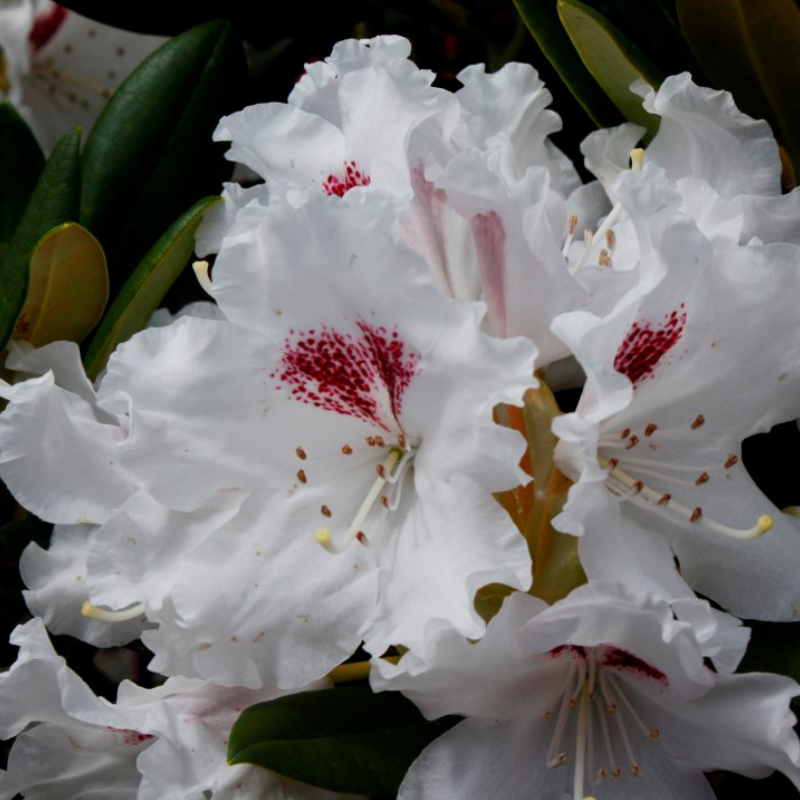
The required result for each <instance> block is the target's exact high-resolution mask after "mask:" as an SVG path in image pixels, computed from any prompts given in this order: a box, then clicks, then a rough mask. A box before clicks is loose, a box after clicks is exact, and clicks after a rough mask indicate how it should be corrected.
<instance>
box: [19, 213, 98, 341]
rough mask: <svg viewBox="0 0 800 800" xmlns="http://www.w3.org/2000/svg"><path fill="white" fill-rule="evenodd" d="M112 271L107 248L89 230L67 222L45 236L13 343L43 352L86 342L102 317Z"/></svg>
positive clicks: (35, 256) (34, 258)
mask: <svg viewBox="0 0 800 800" xmlns="http://www.w3.org/2000/svg"><path fill="white" fill-rule="evenodd" d="M107 302H108V271H107V270H106V257H105V255H104V253H103V248H102V247H100V244H99V243H98V241H97V239H95V238H94V236H92V234H91V233H89V231H87V230H86V229H85V228H82V227H81V226H80V225H78V224H77V223H76V222H67V223H64V224H63V225H60V226H59V227H58V228H55V229H54V230H52V231H50V232H49V233H47V234H46V235H45V236H43V237H42V238H41V239H40V240H39V243H38V244H37V245H36V248H35V249H34V251H33V255H32V256H31V261H30V267H29V277H28V294H27V296H26V298H25V305H24V306H23V308H22V313H21V314H20V315H19V319H17V324H16V326H15V329H14V338H15V339H22V340H24V341H26V342H30V343H31V344H32V345H33V346H34V347H42V346H43V345H46V344H49V343H50V342H55V341H58V340H59V339H66V340H68V341H71V342H82V341H83V339H84V338H85V337H86V336H87V334H88V333H89V332H90V331H91V330H92V329H93V328H94V326H95V325H97V323H98V322H99V321H100V318H101V317H102V316H103V309H104V308H105V307H106V303H107Z"/></svg>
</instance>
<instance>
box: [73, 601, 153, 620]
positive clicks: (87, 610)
mask: <svg viewBox="0 0 800 800" xmlns="http://www.w3.org/2000/svg"><path fill="white" fill-rule="evenodd" d="M145 610H146V609H145V605H144V603H137V604H136V605H135V606H131V607H130V608H126V609H123V610H122V611H109V610H108V609H105V608H98V607H97V606H96V605H94V604H93V603H90V602H89V601H88V600H87V601H86V602H85V603H84V604H83V606H81V614H82V615H83V616H84V617H88V618H89V619H99V620H101V621H103V622H127V621H128V620H129V619H136V617H140V616H142V614H144V613H145Z"/></svg>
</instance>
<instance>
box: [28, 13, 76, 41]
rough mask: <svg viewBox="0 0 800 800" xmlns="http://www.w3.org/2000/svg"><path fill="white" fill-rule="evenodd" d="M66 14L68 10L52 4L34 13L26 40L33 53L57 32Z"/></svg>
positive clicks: (67, 14)
mask: <svg viewBox="0 0 800 800" xmlns="http://www.w3.org/2000/svg"><path fill="white" fill-rule="evenodd" d="M68 16H69V11H68V10H67V9H66V8H64V7H63V6H59V5H53V6H52V7H51V8H49V9H47V11H44V12H42V13H41V14H37V15H36V19H35V20H34V21H33V28H31V32H30V33H29V34H28V41H29V42H30V45H31V48H32V49H33V52H34V53H35V52H37V51H38V50H41V49H42V48H43V47H44V46H45V45H46V44H47V43H48V42H49V41H50V40H51V39H52V38H53V37H54V36H55V35H56V33H58V30H59V28H60V27H61V26H62V25H63V24H64V22H65V21H66V19H67V17H68Z"/></svg>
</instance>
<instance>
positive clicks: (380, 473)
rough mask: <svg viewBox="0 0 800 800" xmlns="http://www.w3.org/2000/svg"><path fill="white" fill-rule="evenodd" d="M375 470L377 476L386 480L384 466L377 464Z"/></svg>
mask: <svg viewBox="0 0 800 800" xmlns="http://www.w3.org/2000/svg"><path fill="white" fill-rule="evenodd" d="M375 472H377V473H378V477H379V478H382V479H383V480H386V467H384V466H383V464H378V466H376V467H375Z"/></svg>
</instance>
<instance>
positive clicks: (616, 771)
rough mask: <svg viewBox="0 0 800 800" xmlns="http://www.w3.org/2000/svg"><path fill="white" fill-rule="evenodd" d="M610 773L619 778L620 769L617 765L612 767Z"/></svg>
mask: <svg viewBox="0 0 800 800" xmlns="http://www.w3.org/2000/svg"><path fill="white" fill-rule="evenodd" d="M611 774H612V775H613V776H614V777H615V778H619V776H620V775H622V770H621V769H620V768H619V767H614V769H613V770H612V772H611Z"/></svg>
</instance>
